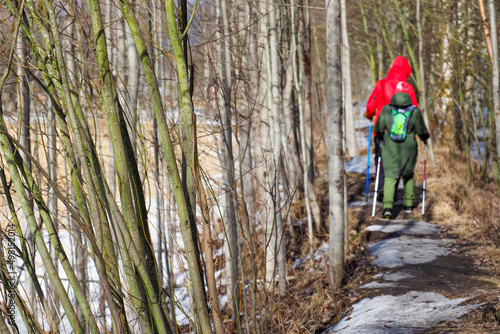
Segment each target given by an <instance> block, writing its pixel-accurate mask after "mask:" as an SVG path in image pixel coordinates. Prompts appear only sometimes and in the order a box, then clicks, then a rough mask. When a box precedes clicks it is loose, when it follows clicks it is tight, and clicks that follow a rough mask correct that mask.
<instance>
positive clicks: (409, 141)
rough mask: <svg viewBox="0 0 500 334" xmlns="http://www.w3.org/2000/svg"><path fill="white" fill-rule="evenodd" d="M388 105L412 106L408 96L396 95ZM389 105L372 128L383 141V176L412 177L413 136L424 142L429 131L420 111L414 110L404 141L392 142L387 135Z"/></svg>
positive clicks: (415, 141) (414, 142) (414, 146)
mask: <svg viewBox="0 0 500 334" xmlns="http://www.w3.org/2000/svg"><path fill="white" fill-rule="evenodd" d="M390 105H392V106H394V107H400V108H405V107H408V106H410V105H412V102H411V98H410V96H409V95H408V94H406V93H397V94H394V95H393V97H392V98H391V104H390ZM390 105H386V106H384V108H383V109H382V112H381V113H380V117H379V119H378V121H377V123H375V128H374V132H375V134H376V135H377V136H379V137H380V138H381V137H382V136H383V139H384V142H383V144H382V148H381V156H382V165H383V167H384V174H385V176H386V177H391V178H399V177H401V176H404V177H413V171H414V169H415V164H416V162H417V154H418V146H417V140H416V138H415V134H417V135H418V136H419V137H420V139H422V141H424V142H425V141H426V140H427V139H428V138H429V131H428V130H427V127H426V126H425V123H424V119H423V118H422V113H421V112H420V109H418V108H415V109H414V110H413V111H412V113H411V115H410V120H409V123H408V134H407V137H406V139H405V141H404V142H401V143H397V142H394V141H393V140H392V139H391V135H390V133H389V132H390V129H391V121H392V111H391V107H390Z"/></svg>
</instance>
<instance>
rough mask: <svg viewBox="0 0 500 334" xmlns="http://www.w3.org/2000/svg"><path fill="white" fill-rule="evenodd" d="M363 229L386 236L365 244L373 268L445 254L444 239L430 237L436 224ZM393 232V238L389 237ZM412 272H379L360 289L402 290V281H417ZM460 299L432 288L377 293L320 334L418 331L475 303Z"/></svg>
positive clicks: (393, 224) (455, 316) (398, 222)
mask: <svg viewBox="0 0 500 334" xmlns="http://www.w3.org/2000/svg"><path fill="white" fill-rule="evenodd" d="M366 230H367V231H372V232H373V231H377V232H382V233H386V234H387V236H388V239H384V240H382V241H379V242H375V243H372V244H370V245H368V248H369V253H370V255H373V256H375V257H376V259H375V260H373V262H372V263H373V264H375V265H377V266H379V267H383V268H389V269H390V268H395V267H400V266H403V265H405V264H423V263H428V262H432V261H433V260H435V259H436V258H437V257H439V256H444V255H447V254H449V253H450V252H451V250H450V249H449V248H446V247H445V245H446V244H448V243H449V242H450V240H446V239H432V238H431V237H430V236H431V235H435V234H437V233H438V231H439V227H437V226H436V225H433V224H430V223H427V222H421V221H411V220H392V221H390V222H389V223H388V224H387V225H372V226H369V227H367V229H366ZM393 235H396V237H390V236H393ZM413 274H414V273H413V272H412V274H410V273H409V272H408V271H407V270H405V269H402V270H400V271H395V272H389V273H381V274H378V275H375V277H374V280H373V281H372V282H369V283H367V284H364V285H362V286H361V288H364V289H384V288H389V289H391V288H394V287H399V288H403V287H405V285H404V283H405V282H407V281H408V279H412V280H418V277H415V276H414V275H413ZM375 279H376V280H375ZM380 281H381V282H380ZM388 291H393V290H388ZM465 300H466V298H454V299H453V298H448V297H446V296H444V295H442V294H439V293H436V292H422V291H410V292H407V293H406V294H404V295H390V294H388V293H387V294H381V295H379V296H376V297H373V298H365V299H362V300H361V301H359V302H358V303H356V304H354V305H353V309H352V313H351V314H350V315H349V316H347V317H344V318H343V319H342V320H341V321H340V322H339V323H337V324H336V325H335V326H332V327H330V328H328V329H327V330H326V331H325V332H324V333H342V334H351V333H352V334H363V333H366V334H378V333H395V334H396V333H397V334H403V333H404V334H406V333H409V334H410V333H418V332H420V331H422V330H425V329H428V328H431V327H433V326H435V325H438V324H440V323H442V322H447V321H452V320H456V319H458V318H459V317H461V316H463V315H465V314H467V313H469V312H470V311H471V310H473V309H474V308H477V307H478V306H479V305H478V304H470V305H462V302H464V301H465ZM464 304H465V303H464Z"/></svg>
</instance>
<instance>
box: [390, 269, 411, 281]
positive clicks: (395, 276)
mask: <svg viewBox="0 0 500 334" xmlns="http://www.w3.org/2000/svg"><path fill="white" fill-rule="evenodd" d="M412 277H414V276H413V275H411V274H408V273H406V272H404V271H396V272H395V273H391V274H387V275H384V280H386V281H391V282H397V281H400V280H402V279H406V278H412Z"/></svg>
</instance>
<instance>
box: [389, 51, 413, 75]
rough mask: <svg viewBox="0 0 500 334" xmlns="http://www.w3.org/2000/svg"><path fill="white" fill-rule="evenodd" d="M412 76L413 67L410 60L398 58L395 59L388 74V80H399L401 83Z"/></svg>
mask: <svg viewBox="0 0 500 334" xmlns="http://www.w3.org/2000/svg"><path fill="white" fill-rule="evenodd" d="M410 75H411V67H410V63H409V62H408V59H406V58H405V57H401V56H398V57H396V58H394V61H393V62H392V65H391V68H390V69H389V72H388V73H387V79H397V80H400V81H406V79H408V77H409V76H410Z"/></svg>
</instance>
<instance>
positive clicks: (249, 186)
mask: <svg viewBox="0 0 500 334" xmlns="http://www.w3.org/2000/svg"><path fill="white" fill-rule="evenodd" d="M243 3H244V5H245V12H244V13H245V14H246V16H247V17H248V19H249V20H250V23H253V20H254V16H255V12H254V10H252V7H251V5H250V2H248V1H243ZM249 26H253V24H250V25H249ZM248 35H249V36H248V57H243V61H246V62H247V64H248V66H244V67H243V68H248V72H247V73H248V74H247V75H248V77H249V79H250V80H248V84H247V108H245V109H243V113H241V114H240V131H239V135H240V156H241V158H240V159H241V174H242V175H241V179H242V180H243V182H242V192H243V198H244V201H245V208H246V212H247V216H248V225H249V226H248V229H249V231H250V234H251V236H253V234H254V232H255V220H256V218H255V204H256V203H255V185H254V181H255V177H254V174H253V170H254V163H253V160H254V159H253V156H252V152H253V151H252V144H251V143H252V117H253V116H254V112H253V111H254V110H255V106H256V104H257V92H258V90H257V89H256V88H257V85H258V82H259V68H258V61H259V58H258V55H257V37H256V35H255V33H254V32H253V30H252V29H248ZM251 236H247V237H248V238H250V237H251Z"/></svg>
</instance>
